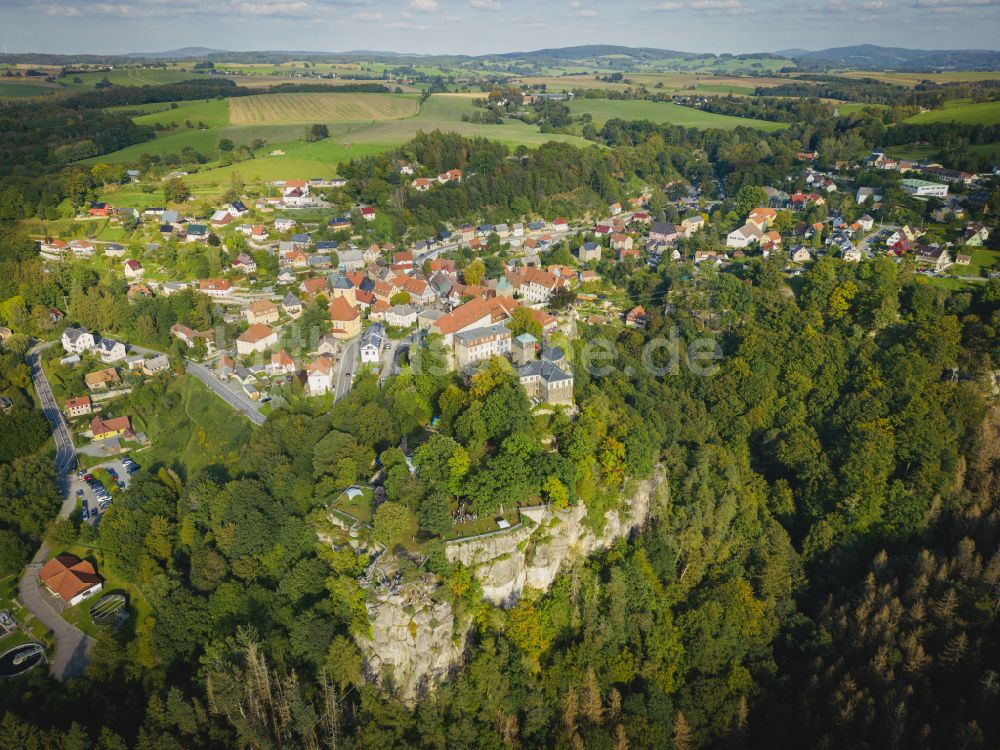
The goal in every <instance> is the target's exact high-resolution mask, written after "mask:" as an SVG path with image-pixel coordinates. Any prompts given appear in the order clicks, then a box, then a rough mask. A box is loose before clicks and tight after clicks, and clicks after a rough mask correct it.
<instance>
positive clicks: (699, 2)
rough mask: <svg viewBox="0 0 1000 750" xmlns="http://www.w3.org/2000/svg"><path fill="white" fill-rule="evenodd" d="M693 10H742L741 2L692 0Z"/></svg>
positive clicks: (730, 0)
mask: <svg viewBox="0 0 1000 750" xmlns="http://www.w3.org/2000/svg"><path fill="white" fill-rule="evenodd" d="M688 7H689V8H691V10H742V9H743V4H742V3H741V2H740V0H691V2H690V3H688Z"/></svg>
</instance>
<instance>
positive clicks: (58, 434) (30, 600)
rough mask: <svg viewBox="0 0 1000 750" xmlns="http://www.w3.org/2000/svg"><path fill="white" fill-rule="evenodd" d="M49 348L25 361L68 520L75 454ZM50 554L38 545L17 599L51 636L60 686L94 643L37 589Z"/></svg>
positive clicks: (74, 672)
mask: <svg viewBox="0 0 1000 750" xmlns="http://www.w3.org/2000/svg"><path fill="white" fill-rule="evenodd" d="M51 344H52V342H49V343H46V344H40V345H38V346H36V347H34V348H33V349H32V350H31V351H30V352H29V353H28V356H27V358H26V359H27V362H28V366H29V367H30V368H31V380H32V382H33V383H34V385H35V390H36V391H37V393H38V398H39V401H40V402H41V405H42V411H43V412H44V414H45V416H46V418H47V419H48V420H49V423H50V424H51V425H52V436H53V438H54V439H55V441H56V473H57V482H58V483H59V489H60V492H61V493H62V496H63V503H62V507H61V508H60V509H59V515H60V516H63V517H64V518H69V515H70V514H71V513H72V512H73V510H74V509H75V508H76V496H75V495H74V494H73V493H72V492H71V491H70V487H71V484H70V482H69V481H67V473H68V471H69V469H70V468H71V467H72V465H73V463H74V461H75V456H76V453H75V450H74V448H73V439H72V437H70V433H69V429H68V428H67V426H66V421H65V420H64V419H63V415H62V412H61V411H60V410H59V406H58V405H57V404H56V400H55V397H54V396H53V395H52V388H51V387H50V386H49V381H48V379H47V378H46V377H45V372H44V371H43V370H42V366H41V359H40V355H41V352H42V351H43V350H44V349H47V348H48V347H49V346H51ZM51 554H52V550H51V549H50V548H49V545H48V544H47V543H45V542H42V545H41V546H40V547H39V548H38V551H37V552H36V553H35V556H34V557H33V558H32V559H31V563H30V564H29V565H28V566H27V567H26V568H25V569H24V573H23V574H22V575H21V581H20V583H19V584H18V598H19V599H20V600H21V603H22V604H23V605H24V606H25V608H26V609H27V610H28V611H29V612H31V614H33V615H34V616H35V617H37V618H38V620H39V621H40V622H42V623H43V624H44V625H45V626H46V627H47V628H49V630H51V631H52V633H53V635H54V636H55V639H56V653H55V657H54V658H53V659H52V663H51V665H50V666H51V669H52V676H53V677H55V678H56V679H57V680H59V681H60V682H62V681H64V680H65V679H67V678H68V677H73V676H74V675H77V674H79V673H80V672H81V671H82V670H83V668H84V667H85V666H86V665H87V655H88V653H89V652H90V649H91V648H92V647H93V645H94V641H93V639H92V638H90V637H88V636H87V635H85V634H84V633H83V631H81V630H79V629H78V628H76V627H74V626H73V625H70V624H69V623H68V622H66V621H65V620H64V619H63V618H62V614H61V610H60V609H59V605H58V602H57V601H56V600H55V599H54V597H52V596H50V595H49V594H48V592H46V591H44V589H42V588H40V586H39V583H38V571H40V570H41V569H42V566H43V565H44V564H45V563H46V561H47V560H48V559H49V556H50V555H51Z"/></svg>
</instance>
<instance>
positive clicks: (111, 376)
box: [83, 367, 122, 391]
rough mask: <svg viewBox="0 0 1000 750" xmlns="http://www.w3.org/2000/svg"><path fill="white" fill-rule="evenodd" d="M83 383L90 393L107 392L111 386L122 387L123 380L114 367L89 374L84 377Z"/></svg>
mask: <svg viewBox="0 0 1000 750" xmlns="http://www.w3.org/2000/svg"><path fill="white" fill-rule="evenodd" d="M83 382H84V384H85V385H86V386H87V389H88V390H90V391H106V390H107V389H108V388H109V387H110V386H113V385H120V384H121V382H122V380H121V378H120V377H118V371H117V370H116V369H115V368H114V367H105V368H104V369H103V370H95V371H94V372H88V373H87V374H86V375H84V376H83Z"/></svg>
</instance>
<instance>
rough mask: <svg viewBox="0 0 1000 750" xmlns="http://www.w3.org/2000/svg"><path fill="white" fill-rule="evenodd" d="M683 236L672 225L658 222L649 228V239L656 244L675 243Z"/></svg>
mask: <svg viewBox="0 0 1000 750" xmlns="http://www.w3.org/2000/svg"><path fill="white" fill-rule="evenodd" d="M680 236H681V233H680V232H679V231H677V228H676V227H675V226H674V225H673V224H670V223H667V222H661V221H657V222H654V223H653V224H652V226H650V228H649V239H651V240H654V241H656V242H664V243H669V242H675V241H676V240H678V239H679V238H680Z"/></svg>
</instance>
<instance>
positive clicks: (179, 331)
mask: <svg viewBox="0 0 1000 750" xmlns="http://www.w3.org/2000/svg"><path fill="white" fill-rule="evenodd" d="M170 334H171V335H172V336H173V337H174V338H176V339H179V340H180V341H182V342H184V344H185V345H187V346H189V347H193V346H194V345H195V343H196V342H197V341H204V342H205V348H206V351H207V352H208V353H209V354H211V353H212V352H213V351H214V350H215V346H214V345H213V342H212V332H211V331H196V330H194V329H193V328H189V327H188V326H186V325H182V324H180V323H174V324H173V325H172V326H170Z"/></svg>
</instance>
